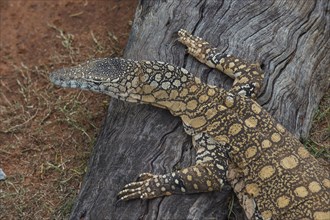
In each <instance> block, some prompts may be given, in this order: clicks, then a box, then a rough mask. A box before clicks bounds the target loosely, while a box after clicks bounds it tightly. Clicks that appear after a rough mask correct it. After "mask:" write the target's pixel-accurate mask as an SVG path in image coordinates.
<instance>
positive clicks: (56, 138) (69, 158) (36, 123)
mask: <svg viewBox="0 0 330 220" xmlns="http://www.w3.org/2000/svg"><path fill="white" fill-rule="evenodd" d="M49 26H50V28H52V29H53V30H54V31H56V32H57V38H58V39H57V40H59V41H61V43H62V46H63V48H64V50H59V51H56V52H54V55H53V56H52V57H50V58H49V62H47V64H45V65H42V66H34V67H32V68H30V67H28V66H27V65H25V64H23V63H21V64H20V65H15V64H13V65H12V68H14V69H15V78H16V81H15V82H14V85H13V87H16V88H18V89H15V90H14V89H11V88H12V87H9V86H7V85H6V84H4V83H2V85H1V90H0V96H1V99H3V100H4V104H3V105H1V107H0V117H1V118H2V119H4V120H3V121H2V123H1V124H0V136H1V138H2V139H4V140H6V141H5V142H4V143H1V150H0V155H1V160H2V163H3V164H11V165H12V166H11V167H10V168H9V167H8V168H7V169H5V170H4V171H5V172H6V173H7V175H8V178H7V179H6V181H2V182H0V189H1V190H0V191H1V194H0V200H1V201H4V202H1V204H0V209H1V210H4V211H0V219H8V218H10V217H11V218H14V219H44V218H49V217H51V218H54V219H63V218H66V217H67V216H68V214H69V213H70V211H71V208H72V205H73V201H74V198H75V197H76V195H77V192H78V189H79V188H80V184H81V182H82V177H83V175H84V174H85V172H86V168H87V165H86V164H87V161H88V159H89V155H90V152H91V149H92V146H93V145H94V142H95V139H96V135H97V133H98V130H99V128H100V127H101V123H102V120H103V118H104V116H105V113H106V107H107V104H108V100H109V98H108V97H107V96H102V95H99V94H94V93H90V92H83V91H79V90H65V91H64V90H63V89H61V88H58V87H54V86H53V85H52V84H50V83H49V80H48V74H49V72H51V71H52V70H53V69H55V68H59V67H61V66H67V65H75V64H77V63H79V62H80V61H82V60H85V59H88V58H90V57H95V56H97V55H101V56H102V55H103V56H105V54H107V56H109V54H110V55H116V56H120V55H121V48H119V46H118V45H117V44H116V41H115V40H114V39H115V36H114V35H113V34H112V35H109V37H108V39H105V40H103V41H100V40H97V37H98V36H96V35H94V34H91V41H92V42H94V43H93V44H92V45H91V47H90V53H89V54H87V56H86V55H80V53H79V44H78V42H75V37H74V35H73V34H70V33H68V32H65V31H63V30H61V29H60V28H58V27H56V26H55V25H49ZM92 33H93V32H92ZM115 44H116V45H115ZM106 45H107V46H106ZM13 97H14V98H13ZM64 131H65V132H64ZM22 164H23V166H22Z"/></svg>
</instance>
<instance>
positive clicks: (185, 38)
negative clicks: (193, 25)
mask: <svg viewBox="0 0 330 220" xmlns="http://www.w3.org/2000/svg"><path fill="white" fill-rule="evenodd" d="M178 35H179V41H180V42H181V43H182V44H184V45H186V46H187V48H188V53H189V54H191V55H192V56H193V57H195V58H196V59H197V60H198V61H200V62H201V63H205V64H206V65H207V66H209V67H211V68H216V69H218V70H220V71H221V72H223V73H225V74H226V75H228V76H229V77H231V78H233V79H235V80H234V83H233V87H232V88H231V90H230V91H231V92H233V93H235V94H239V95H243V96H248V97H252V98H256V97H257V95H258V94H259V92H260V89H261V86H262V83H263V78H264V73H263V72H262V70H261V69H260V66H259V64H253V63H248V62H246V61H244V60H243V59H241V58H238V57H236V56H233V55H228V54H224V53H221V50H220V49H218V48H216V47H212V46H211V45H210V43H208V42H206V41H204V40H203V39H202V38H200V37H196V36H193V35H191V34H190V33H188V32H187V31H186V30H182V29H181V30H180V31H179V32H178Z"/></svg>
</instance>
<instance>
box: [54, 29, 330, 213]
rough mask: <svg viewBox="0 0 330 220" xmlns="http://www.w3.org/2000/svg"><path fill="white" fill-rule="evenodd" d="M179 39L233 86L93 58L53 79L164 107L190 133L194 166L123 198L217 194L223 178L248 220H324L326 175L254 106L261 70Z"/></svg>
mask: <svg viewBox="0 0 330 220" xmlns="http://www.w3.org/2000/svg"><path fill="white" fill-rule="evenodd" d="M179 36H180V38H179V40H180V41H181V42H182V43H183V44H185V45H187V47H188V52H189V53H190V54H192V55H193V56H195V57H196V58H197V59H198V60H199V61H201V62H202V63H205V64H206V65H208V66H210V67H212V68H217V69H219V70H220V71H222V72H224V73H225V74H227V75H229V76H231V77H233V78H235V81H234V84H233V87H232V89H230V90H229V91H225V90H224V89H222V88H217V87H215V86H211V85H208V84H205V83H202V82H201V80H200V79H199V78H196V77H194V76H193V75H192V74H190V73H189V72H188V71H187V70H185V69H183V68H179V67H175V66H173V65H170V64H167V63H163V62H159V61H133V60H124V59H119V58H115V59H110V58H105V59H96V60H93V61H89V62H87V63H85V64H83V65H79V66H77V67H72V68H66V69H61V70H58V71H55V72H53V73H52V74H51V76H50V79H51V81H52V82H53V83H55V84H56V85H60V86H62V87H70V88H81V89H87V90H92V91H96V92H101V93H105V94H107V95H110V96H112V97H114V98H118V99H121V100H124V101H128V102H138V103H143V104H150V105H153V106H156V107H160V108H165V109H168V110H169V111H170V112H171V113H172V114H173V115H175V116H179V117H180V118H181V119H182V121H183V124H184V127H185V130H186V132H187V133H188V134H190V135H192V137H193V143H194V146H195V147H196V150H197V162H196V165H195V166H192V167H188V168H185V169H182V170H179V171H176V172H172V173H168V174H165V175H153V174H150V173H144V174H141V175H140V177H139V180H138V181H137V182H132V183H130V184H127V185H126V186H125V187H124V189H123V190H122V191H121V192H120V193H119V197H120V199H122V200H129V199H135V198H142V199H150V198H154V197H158V196H163V195H171V194H174V193H182V194H185V193H196V192H208V191H214V190H221V187H222V186H223V184H224V182H225V181H227V180H228V181H229V182H230V184H231V186H232V187H233V189H234V191H235V192H236V194H237V195H238V198H239V200H240V203H241V204H242V206H243V208H244V209H245V212H246V214H247V216H248V218H253V217H254V218H259V217H258V216H260V218H262V219H271V218H272V219H303V218H306V219H327V218H328V217H329V216H330V211H329V200H330V198H329V188H330V178H329V173H327V172H325V171H324V169H323V168H322V167H321V165H320V164H319V163H318V161H317V160H316V159H315V158H314V157H313V156H312V155H310V154H309V153H308V152H307V151H306V150H305V148H304V146H303V145H302V144H301V143H300V142H299V141H298V140H297V139H296V138H295V137H293V135H292V134H290V133H289V132H288V131H287V130H286V129H285V128H284V127H283V126H282V125H280V124H279V123H277V122H276V121H275V120H274V119H273V118H272V117H271V116H270V115H269V113H268V112H267V111H266V110H264V109H263V108H262V107H261V106H260V105H259V104H258V103H257V102H256V101H255V97H256V96H257V94H258V92H259V91H260V88H261V85H262V80H263V73H262V71H261V69H260V67H259V66H258V65H256V64H248V63H247V62H244V61H242V60H241V59H239V58H236V57H234V56H230V55H223V54H220V53H219V52H218V51H219V50H218V49H216V48H212V47H211V46H210V45H209V44H208V43H207V42H205V41H203V40H202V39H200V38H197V37H194V36H192V35H190V34H188V33H187V32H186V31H184V30H181V31H179ZM228 155H229V156H228ZM228 164H229V171H228Z"/></svg>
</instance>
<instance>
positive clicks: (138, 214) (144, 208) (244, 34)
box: [71, 0, 330, 219]
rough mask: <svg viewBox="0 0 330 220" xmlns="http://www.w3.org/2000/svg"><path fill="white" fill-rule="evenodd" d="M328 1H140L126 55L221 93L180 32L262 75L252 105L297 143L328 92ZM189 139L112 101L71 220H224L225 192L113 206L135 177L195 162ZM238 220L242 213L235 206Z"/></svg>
mask: <svg viewBox="0 0 330 220" xmlns="http://www.w3.org/2000/svg"><path fill="white" fill-rule="evenodd" d="M327 10H328V11H329V2H328V1H327V0H318V1H316V0H314V1H313V0H310V1H292V0H286V1H285V0H281V1H280V0H273V1H271V0H269V1H255V0H253V1H248V0H244V1H243V0H228V1H219V0H204V1H203V0H202V1H200V0H190V1H177V0H168V1H160V0H141V2H140V4H139V6H138V8H137V11H136V14H135V20H134V24H133V27H132V31H131V35H130V38H129V42H128V45H127V47H126V51H125V58H130V59H135V60H142V59H145V60H160V61H164V62H168V63H172V64H174V65H177V66H181V67H184V68H186V69H187V70H189V71H191V72H192V73H194V74H196V75H197V76H198V77H201V78H202V81H204V82H207V83H210V84H215V85H217V86H220V87H225V88H228V87H229V86H230V85H231V83H232V80H231V79H229V78H228V77H226V76H225V75H224V74H221V73H219V72H217V71H215V70H211V69H209V68H207V67H206V66H204V65H202V64H200V63H199V62H198V61H196V60H195V59H193V58H192V57H190V56H188V55H187V54H186V53H185V48H184V46H182V45H180V43H179V42H178V41H177V40H176V39H177V31H178V30H179V29H180V28H184V29H186V30H188V31H189V32H192V33H193V34H194V35H197V36H200V37H202V38H204V39H205V40H207V41H209V42H210V43H212V44H213V45H214V46H217V47H219V48H220V49H221V50H222V51H223V52H224V53H229V54H234V55H237V56H239V57H241V58H244V59H246V60H248V61H250V62H259V63H261V64H262V67H263V69H264V70H265V75H266V78H265V81H264V83H265V84H264V89H263V92H262V94H261V96H260V97H259V99H258V101H259V103H260V104H262V105H263V106H264V107H265V108H266V109H268V110H269V112H270V113H271V114H272V115H274V116H275V118H277V119H278V121H280V122H281V123H282V124H283V125H284V126H285V127H287V128H288V129H289V130H290V131H292V132H293V133H294V134H296V135H297V136H298V137H306V136H307V135H308V131H309V129H310V126H311V121H312V116H313V113H314V111H315V110H316V108H317V105H318V104H319V101H320V99H321V98H322V96H323V95H324V93H325V91H326V90H327V89H328V88H329V71H328V70H329V69H330V65H329V58H330V57H329V54H330V53H329V39H330V36H329V29H330V28H329V23H330V22H329V20H330V19H329V13H328V12H327ZM194 154H195V152H194V150H193V149H192V145H191V138H190V137H189V136H188V135H186V134H185V133H184V131H183V127H182V124H181V121H180V119H179V118H177V117H174V116H172V115H171V114H170V113H169V112H167V111H165V110H161V109H157V108H154V107H151V106H146V105H137V104H130V103H123V102H121V101H118V100H115V99H112V100H111V103H110V106H109V110H108V115H107V118H106V121H105V124H104V126H103V129H102V131H101V132H100V135H99V137H98V140H97V143H96V145H95V149H94V152H93V155H92V157H91V160H90V164H89V171H88V173H87V174H86V177H85V180H84V184H83V187H82V189H81V192H80V193H79V196H78V199H77V202H76V204H75V207H74V209H73V212H72V214H71V218H72V219H80V218H82V219H139V218H143V219H202V218H203V219H204V218H205V219H206V218H208V219H209V218H212V219H213V218H214V219H227V215H228V212H229V211H228V210H229V209H231V207H229V205H228V203H229V202H228V201H230V199H231V198H232V192H231V190H230V187H226V188H225V189H224V190H223V191H222V192H214V193H201V194H195V195H173V196H170V197H163V198H157V199H153V200H150V201H142V200H135V201H128V202H120V203H117V204H116V200H117V198H116V195H117V193H118V192H119V191H120V189H121V188H122V187H123V186H124V185H125V184H127V183H129V182H131V181H133V180H135V178H136V177H137V176H138V174H140V173H142V172H152V173H155V174H164V173H168V172H170V171H172V170H175V169H180V168H183V167H188V166H189V165H192V164H194V161H195V159H194ZM233 212H234V213H235V215H236V216H237V219H242V218H244V217H243V216H244V214H243V213H242V211H241V210H240V209H239V207H238V205H237V204H236V203H235V204H234V207H233Z"/></svg>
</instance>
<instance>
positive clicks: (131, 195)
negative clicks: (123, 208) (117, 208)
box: [117, 173, 156, 201]
mask: <svg viewBox="0 0 330 220" xmlns="http://www.w3.org/2000/svg"><path fill="white" fill-rule="evenodd" d="M154 177H156V176H155V175H153V174H151V173H142V174H140V175H139V177H138V180H137V181H136V182H131V183H129V184H126V185H125V186H124V188H123V189H122V190H121V191H120V192H119V193H118V195H117V197H118V201H127V200H131V199H150V198H153V197H155V192H152V190H151V188H150V182H151V181H152V180H154Z"/></svg>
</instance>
